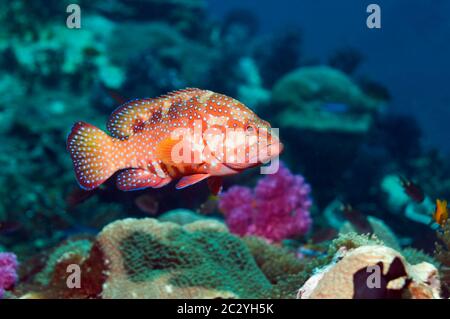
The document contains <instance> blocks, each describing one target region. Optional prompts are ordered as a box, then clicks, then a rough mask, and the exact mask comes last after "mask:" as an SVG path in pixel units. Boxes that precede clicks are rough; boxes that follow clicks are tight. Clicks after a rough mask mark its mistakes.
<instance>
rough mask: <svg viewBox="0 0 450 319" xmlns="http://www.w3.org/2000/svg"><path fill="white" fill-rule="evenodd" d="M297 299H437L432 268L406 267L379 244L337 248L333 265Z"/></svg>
mask: <svg viewBox="0 0 450 319" xmlns="http://www.w3.org/2000/svg"><path fill="white" fill-rule="evenodd" d="M297 297H298V298H300V299H329V298H334V299H352V298H353V299H373V298H407V299H436V298H440V281H439V274H438V270H437V269H436V267H434V266H433V265H431V264H429V263H426V262H423V263H420V264H417V265H410V264H408V263H407V262H406V261H405V259H404V257H403V256H402V255H401V254H400V253H399V252H397V251H395V250H393V249H392V248H388V247H386V246H381V245H369V246H362V247H358V248H355V249H350V250H346V249H345V248H344V249H341V250H340V251H338V252H337V254H336V256H335V262H334V263H332V264H330V265H328V266H327V267H325V268H323V269H322V270H320V271H319V272H318V273H316V274H315V275H313V276H312V277H311V278H310V279H308V281H307V282H306V283H305V284H304V285H303V287H302V288H300V290H299V291H298V294H297Z"/></svg>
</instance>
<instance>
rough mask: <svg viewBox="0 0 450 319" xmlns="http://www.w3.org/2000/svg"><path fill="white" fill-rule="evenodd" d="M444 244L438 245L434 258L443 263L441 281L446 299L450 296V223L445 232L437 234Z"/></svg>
mask: <svg viewBox="0 0 450 319" xmlns="http://www.w3.org/2000/svg"><path fill="white" fill-rule="evenodd" d="M437 235H438V237H439V239H440V240H441V241H442V243H436V252H435V255H434V257H435V258H436V259H437V260H438V261H439V262H440V263H441V268H440V271H441V280H442V288H443V295H444V297H447V298H448V297H449V296H450V223H447V224H446V225H445V226H444V229H443V232H437Z"/></svg>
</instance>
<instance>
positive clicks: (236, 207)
mask: <svg viewBox="0 0 450 319" xmlns="http://www.w3.org/2000/svg"><path fill="white" fill-rule="evenodd" d="M310 192H311V188H310V186H309V185H308V184H307V183H305V180H304V178H303V177H302V176H300V175H293V174H292V173H291V172H290V171H289V170H288V169H287V168H286V167H285V166H283V165H281V166H280V169H279V170H278V172H277V173H276V174H273V175H268V176H266V177H264V178H263V179H261V180H260V181H259V182H258V184H257V185H256V187H255V189H254V191H252V190H251V189H250V188H248V187H241V186H233V187H231V188H230V189H229V190H228V191H227V192H225V193H224V194H222V195H221V197H220V202H219V208H220V210H221V211H222V212H223V213H224V215H225V219H226V222H227V225H228V227H229V228H230V230H231V232H233V233H235V234H238V235H241V236H245V235H256V236H259V237H263V238H266V239H268V240H270V241H281V240H283V239H287V238H293V237H296V236H299V235H303V234H305V233H306V232H307V231H308V230H309V228H310V226H311V223H312V221H311V217H310V215H309V208H310V207H311V204H312V202H311V198H310V197H309V194H310Z"/></svg>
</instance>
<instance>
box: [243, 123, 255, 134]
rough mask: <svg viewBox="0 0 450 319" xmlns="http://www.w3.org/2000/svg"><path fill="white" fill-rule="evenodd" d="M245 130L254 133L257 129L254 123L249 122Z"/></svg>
mask: <svg viewBox="0 0 450 319" xmlns="http://www.w3.org/2000/svg"><path fill="white" fill-rule="evenodd" d="M245 131H246V132H247V133H249V134H251V133H254V132H255V131H256V128H255V126H254V125H252V124H248V125H247V126H246V127H245Z"/></svg>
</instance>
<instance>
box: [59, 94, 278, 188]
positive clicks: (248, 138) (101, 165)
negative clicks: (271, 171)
mask: <svg viewBox="0 0 450 319" xmlns="http://www.w3.org/2000/svg"><path fill="white" fill-rule="evenodd" d="M107 128H108V131H109V133H110V134H111V135H108V134H106V133H105V132H103V131H101V130H100V129H99V128H97V127H95V126H93V125H90V124H87V123H84V122H78V123H76V124H75V125H74V126H73V128H72V131H71V132H70V134H69V136H68V138H67V149H68V151H69V152H70V155H71V158H72V161H73V165H74V169H75V173H76V177H77V181H78V183H79V185H80V186H81V187H82V188H83V189H85V190H92V189H95V188H96V187H98V186H99V185H101V184H102V183H103V182H105V181H106V180H107V179H108V178H109V177H111V176H112V175H113V174H115V173H116V172H119V173H118V175H117V180H116V185H117V187H118V188H119V189H121V190H124V191H130V190H138V189H143V188H147V187H152V188H160V187H163V186H165V185H167V184H168V183H170V182H171V181H172V180H174V179H178V178H181V179H180V180H179V181H178V183H177V185H176V188H177V189H180V188H184V187H186V186H189V185H192V184H195V183H197V182H200V181H202V180H204V179H206V178H209V180H208V184H209V186H210V188H211V189H212V192H213V193H218V192H219V191H220V189H221V178H222V176H226V175H233V174H238V173H240V172H241V171H243V170H245V169H247V168H250V167H255V166H258V165H260V164H261V163H265V162H267V161H269V160H270V159H272V158H273V157H275V156H277V155H278V154H280V152H281V150H282V148H283V146H282V144H281V142H280V141H279V139H278V137H276V136H275V135H272V134H271V130H270V124H269V123H267V122H266V121H263V120H261V119H260V118H259V117H258V116H257V115H256V114H255V113H253V112H252V111H251V110H250V109H249V108H248V107H246V106H245V105H244V104H242V103H241V102H239V101H237V100H235V99H233V98H230V97H228V96H225V95H222V94H218V93H214V92H212V91H208V90H200V89H195V88H189V89H185V90H181V91H175V92H171V93H168V94H167V95H165V96H162V97H159V98H155V99H138V100H133V101H130V102H127V103H125V104H123V105H122V106H120V107H119V108H118V109H117V110H116V111H114V112H113V113H112V115H111V116H110V118H109V121H108V123H107Z"/></svg>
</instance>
